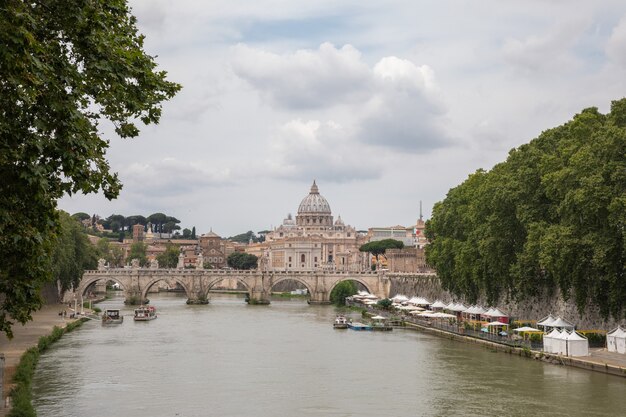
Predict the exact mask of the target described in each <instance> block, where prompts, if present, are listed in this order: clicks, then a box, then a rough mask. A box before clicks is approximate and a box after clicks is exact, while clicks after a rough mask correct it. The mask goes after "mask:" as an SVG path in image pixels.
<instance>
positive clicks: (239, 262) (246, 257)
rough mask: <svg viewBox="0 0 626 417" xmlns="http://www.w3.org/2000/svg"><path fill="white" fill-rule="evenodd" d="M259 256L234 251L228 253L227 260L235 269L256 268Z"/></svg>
mask: <svg viewBox="0 0 626 417" xmlns="http://www.w3.org/2000/svg"><path fill="white" fill-rule="evenodd" d="M257 261H258V258H257V257H256V256H255V255H252V254H251V253H245V252H233V253H231V254H230V255H228V258H226V262H227V263H228V266H230V267H231V268H234V269H256V267H257Z"/></svg>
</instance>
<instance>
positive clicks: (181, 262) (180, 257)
mask: <svg viewBox="0 0 626 417" xmlns="http://www.w3.org/2000/svg"><path fill="white" fill-rule="evenodd" d="M176 268H178V269H184V268H185V254H183V253H181V254H180V255H178V265H176Z"/></svg>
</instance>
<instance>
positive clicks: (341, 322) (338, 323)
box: [333, 316, 348, 329]
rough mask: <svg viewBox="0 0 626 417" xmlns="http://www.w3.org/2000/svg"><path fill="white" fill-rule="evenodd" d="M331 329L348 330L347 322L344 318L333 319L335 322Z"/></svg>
mask: <svg viewBox="0 0 626 417" xmlns="http://www.w3.org/2000/svg"><path fill="white" fill-rule="evenodd" d="M333 328H335V329H347V328H348V320H347V319H346V318H345V316H337V317H336V318H335V322H334V323H333Z"/></svg>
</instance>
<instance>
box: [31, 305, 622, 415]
mask: <svg viewBox="0 0 626 417" xmlns="http://www.w3.org/2000/svg"><path fill="white" fill-rule="evenodd" d="M150 298H151V300H152V304H153V305H155V306H156V307H157V309H158V313H159V318H158V319H157V320H153V321H151V322H134V321H133V320H132V309H131V308H130V307H124V306H123V304H122V299H121V298H117V299H113V300H110V301H107V302H105V303H102V304H101V308H103V309H104V308H106V307H111V308H122V309H123V311H124V314H125V315H126V318H125V322H124V323H123V324H122V325H119V326H110V327H103V326H102V325H101V324H100V323H99V322H96V321H93V322H88V323H85V324H84V325H83V327H82V328H81V329H80V330H78V331H76V332H73V333H69V334H67V335H65V336H63V338H62V339H61V340H60V341H59V342H57V343H56V344H55V345H54V346H53V348H52V349H51V350H50V351H49V352H47V353H46V354H45V355H43V356H42V357H41V359H40V362H39V365H38V368H37V372H36V377H35V380H34V382H33V391H34V404H35V407H36V410H37V412H38V415H39V416H42V417H55V416H58V417H74V416H75V417H84V416H89V417H111V416H150V417H170V416H171V417H174V416H181V417H192V416H198V417H199V416H256V417H265V416H268V417H269V416H272V417H273V416H527V415H542V416H586V417H591V416H611V415H620V412H622V411H623V410H626V379H623V378H619V377H614V376H609V375H604V374H599V373H592V372H588V371H583V370H579V369H575V368H568V367H562V366H555V365H549V364H544V363H542V362H537V361H532V360H528V359H525V358H520V357H516V356H512V355H508V354H505V353H495V352H492V351H490V350H488V349H485V348H482V347H477V346H474V345H469V344H464V343H460V342H455V341H451V340H447V339H442V338H438V337H436V336H431V335H428V334H424V333H420V332H416V331H411V330H398V329H396V330H394V331H392V332H382V333H378V332H356V331H352V330H334V329H333V328H332V321H333V319H334V317H335V314H336V310H335V309H334V307H331V306H309V305H308V304H306V302H305V301H303V300H291V301H290V300H275V301H273V303H272V304H271V305H270V306H248V305H246V304H245V303H244V301H243V298H241V297H237V296H230V295H212V298H211V304H209V305H208V306H188V305H186V304H185V298H184V297H181V296H179V295H177V294H164V295H151V297H150ZM354 318H355V319H357V318H359V316H358V315H355V316H354ZM620 410H621V411H620Z"/></svg>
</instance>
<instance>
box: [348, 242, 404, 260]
mask: <svg viewBox="0 0 626 417" xmlns="http://www.w3.org/2000/svg"><path fill="white" fill-rule="evenodd" d="M403 247H404V243H403V242H401V241H399V240H395V239H383V240H374V241H372V242H369V243H366V244H364V245H361V247H360V248H359V251H361V252H368V253H371V254H372V255H374V256H375V257H376V263H378V255H384V254H385V252H386V251H387V249H402V248H403Z"/></svg>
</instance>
